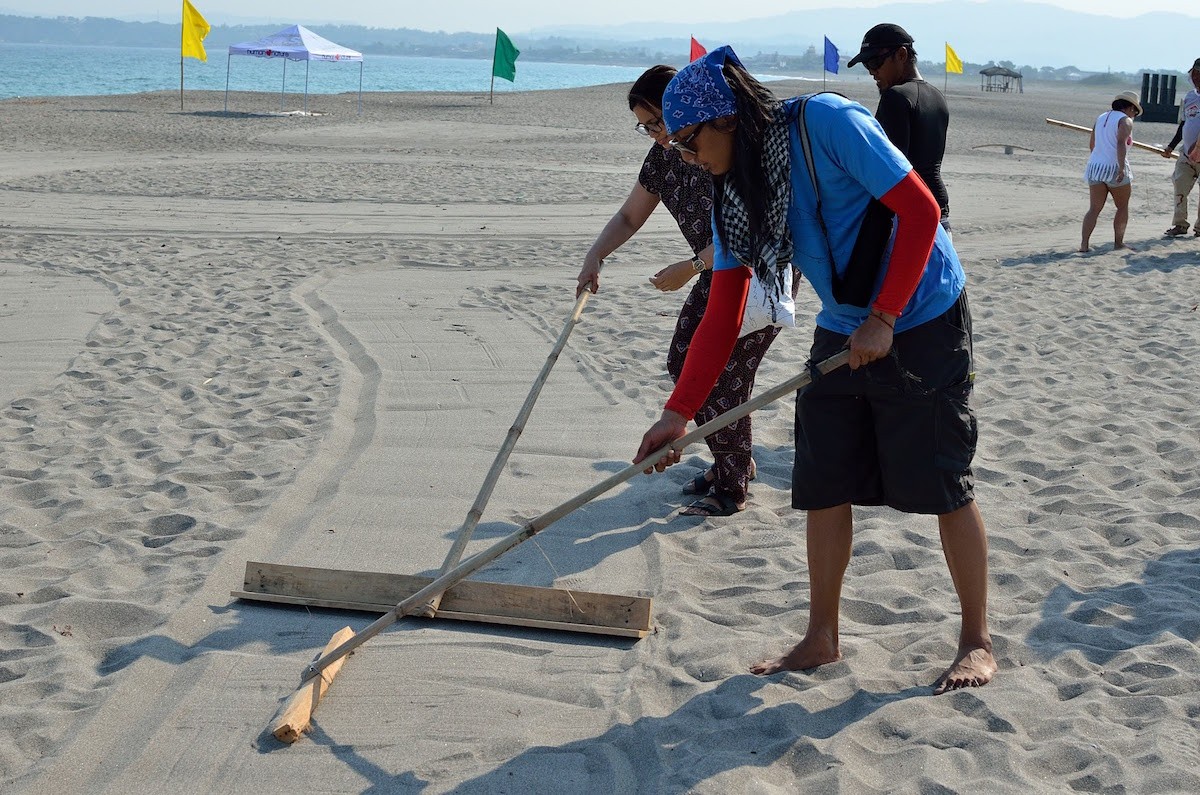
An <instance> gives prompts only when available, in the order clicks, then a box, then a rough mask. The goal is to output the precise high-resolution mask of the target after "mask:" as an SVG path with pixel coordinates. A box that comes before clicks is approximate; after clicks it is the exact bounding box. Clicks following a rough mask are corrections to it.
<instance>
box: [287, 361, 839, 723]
mask: <svg viewBox="0 0 1200 795" xmlns="http://www.w3.org/2000/svg"><path fill="white" fill-rule="evenodd" d="M849 360H850V352H849V351H848V350H843V351H841V352H839V353H837V354H834V355H833V356H831V357H829V358H828V359H826V360H824V361H822V362H820V363H819V364H817V365H815V367H814V369H815V370H817V371H818V372H820V373H821V374H825V373H828V372H830V371H832V370H836V369H837V368H839V367H841V366H843V365H845V364H846V363H847V362H848V361H849ZM812 378H813V376H812V373H811V371H810V370H807V369H806V370H805V371H804V372H802V373H800V374H798V375H795V376H793V377H792V378H789V379H788V380H786V381H784V382H783V383H782V384H779V385H777V386H775V387H773V388H771V389H769V390H767V391H765V392H762V393H760V394H758V395H756V396H755V397H753V398H751V399H750V400H748V401H746V402H745V403H743V404H741V405H740V406H737V407H735V408H733V409H730V410H729V411H727V412H725V413H724V414H721V415H720V416H718V417H717V418H716V419H714V420H712V421H710V422H707V423H705V424H704V425H701V426H700V427H699V428H696V429H695V430H693V431H691V432H690V433H687V434H685V435H683V436H681V437H680V438H679V439H676V440H675V441H674V442H672V443H671V444H669V445H666V446H665V447H663V448H661V449H659V450H656V451H655V452H654V453H652V454H650V455H649V456H648V457H647V458H646V461H656V460H658V459H659V458H661V457H662V456H664V455H666V454H667V453H668V452H669V451H670V450H671V449H672V448H674V449H679V450H682V449H683V448H685V447H687V446H688V445H689V444H691V443H692V442H696V441H699V440H701V439H703V438H704V437H706V436H708V435H709V434H711V433H713V432H715V431H717V430H720V429H721V428H724V427H725V426H726V425H729V424H730V423H733V422H736V421H737V420H740V419H741V418H742V417H745V416H746V415H748V414H751V413H752V412H754V411H756V410H757V409H759V408H761V407H762V406H765V405H767V404H769V403H773V402H774V401H776V400H779V399H780V398H782V397H785V396H786V395H790V394H792V393H794V392H796V391H797V390H799V389H802V388H804V387H805V386H807V385H808V384H809V383H811V381H812ZM645 468H646V463H645V461H643V462H641V463H637V464H630V465H629V466H628V467H626V468H625V469H623V470H621V471H620V472H617V473H616V474H614V475H612V476H610V477H609V478H607V479H606V480H604V481H602V482H600V483H598V484H596V485H595V486H592V487H591V488H590V489H588V490H587V491H584V492H582V493H581V494H579V495H577V496H575V497H572V498H571V499H569V500H567V501H566V502H564V503H562V504H561V505H559V506H557V507H555V508H551V509H550V510H549V511H546V512H545V513H543V514H542V515H540V516H538V517H535V518H533V519H531V520H529V521H528V522H526V523H525V524H524V525H522V526H521V528H520V529H519V530H517V531H515V532H513V533H511V534H510V535H508V536H505V537H504V538H502V539H500V540H499V541H497V542H496V543H495V544H493V545H492V546H490V547H488V548H487V549H485V550H483V551H481V552H479V553H477V554H475V555H473V556H471V557H470V558H467V559H466V560H465V561H462V562H461V563H459V564H457V565H456V566H454V567H453V568H451V569H450V570H449V571H447V572H445V573H443V574H441V575H440V576H438V577H437V578H436V579H434V580H433V582H431V583H429V584H428V585H426V586H425V587H424V588H421V589H420V590H418V591H417V592H416V593H414V594H412V595H411V596H409V597H408V598H406V599H404V600H403V601H401V602H400V603H399V604H397V605H396V606H395V607H393V608H392V609H391V610H390V611H389V612H387V613H386V614H384V615H383V616H381V617H380V618H378V619H376V620H375V621H374V622H373V623H371V624H370V625H368V626H367V627H366V628H364V629H363V630H361V631H359V632H358V633H356V634H355V635H353V636H352V637H349V638H347V639H345V640H341V641H340V642H339V640H338V635H335V636H334V638H333V639H331V640H330V642H329V643H328V644H327V645H326V646H325V649H324V650H323V652H322V654H321V656H320V657H318V658H317V659H316V660H314V661H313V662H312V663H310V664H309V665H308V666H306V667H305V668H304V670H303V671H302V672H301V682H300V686H299V688H298V689H297V690H296V692H294V693H292V695H291V696H289V697H288V699H287V700H286V701H285V702H284V703H283V705H282V706H281V707H280V708H279V711H278V712H276V713H275V718H274V719H273V720H272V721H271V726H270V731H271V733H272V734H274V735H275V737H277V738H278V739H279V740H281V741H283V742H287V743H292V742H295V741H296V740H298V739H300V737H301V735H302V733H303V732H304V730H305V729H306V728H307V727H308V725H309V721H310V720H311V719H312V713H313V712H314V711H315V710H316V708H317V705H318V704H319V703H320V701H321V698H322V696H324V694H325V691H326V690H327V689H328V687H329V685H330V684H331V683H332V680H333V676H334V674H335V673H336V672H337V671H338V670H339V669H340V666H341V662H342V661H343V659H344V658H345V656H346V655H347V654H349V653H350V652H352V651H354V650H355V649H357V648H358V647H359V646H361V645H362V644H364V643H366V642H367V641H368V640H370V639H371V638H373V637H375V636H376V635H378V634H379V633H380V632H382V631H383V630H385V629H387V628H388V627H389V626H391V625H392V624H393V623H395V622H396V621H398V620H399V619H400V618H402V617H403V616H407V615H412V614H414V613H416V612H417V611H418V610H420V609H422V608H423V607H424V606H425V605H427V604H428V603H429V601H430V600H432V599H434V598H436V597H437V596H439V595H441V594H442V593H444V592H446V591H447V590H449V589H450V588H452V587H453V586H454V585H456V584H457V583H459V582H461V581H462V580H464V579H466V578H467V577H469V576H471V575H472V574H474V573H475V572H477V571H479V570H480V569H482V568H483V567H484V566H486V565H488V564H489V563H491V562H492V561H494V560H495V559H496V558H498V557H500V556H501V555H503V554H504V553H505V552H508V551H509V550H511V549H513V548H514V547H516V546H518V545H520V544H522V543H524V542H525V541H528V540H529V539H530V538H533V537H534V536H535V535H537V534H538V533H540V532H541V531H542V530H545V529H546V528H547V527H549V526H550V525H552V524H554V523H555V522H557V521H558V520H559V519H562V518H563V517H564V516H566V515H567V514H569V513H571V512H572V511H574V510H576V509H577V508H580V507H581V506H583V505H586V504H587V503H588V502H590V501H592V500H594V499H595V498H596V497H599V496H600V495H601V494H604V493H605V492H607V491H609V490H610V489H613V488H615V487H616V486H618V485H620V484H622V483H624V482H625V481H627V480H629V479H631V478H632V477H634V476H635V475H637V474H638V473H639V472H641V471H643V470H644V469H645ZM341 632H342V633H344V632H345V629H343V630H341ZM343 637H344V635H343Z"/></svg>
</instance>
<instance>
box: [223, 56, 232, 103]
mask: <svg viewBox="0 0 1200 795" xmlns="http://www.w3.org/2000/svg"><path fill="white" fill-rule="evenodd" d="M232 60H233V56H232V55H226V56H225V112H226V113H228V112H229V64H230V62H231V61H232Z"/></svg>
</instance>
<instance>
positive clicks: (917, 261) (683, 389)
mask: <svg viewBox="0 0 1200 795" xmlns="http://www.w3.org/2000/svg"><path fill="white" fill-rule="evenodd" d="M880 201H882V202H883V203H884V204H885V205H887V207H888V209H890V210H891V211H892V212H894V213H895V214H896V241H895V243H894V244H893V246H892V257H891V259H890V260H889V262H888V267H887V273H886V274H884V277H883V285H882V286H881V287H880V288H879V295H878V296H877V297H876V299H875V301H874V302H873V303H872V304H871V306H872V308H874V309H878V310H880V311H881V312H886V313H887V314H889V315H893V316H895V317H899V316H900V314H901V312H903V311H904V307H905V306H906V305H907V304H908V300H909V299H910V298H912V294H913V293H914V292H915V291H916V289H917V284H918V283H920V281H921V275H922V274H923V273H924V272H925V264H926V263H927V262H928V261H929V253H930V252H931V251H932V250H933V241H934V238H935V236H936V234H937V224H938V223H939V221H940V219H941V209H940V208H939V207H938V203H937V201H936V200H935V199H934V198H933V194H932V193H930V192H929V188H927V187H926V186H925V183H924V182H922V181H921V178H920V177H918V176H917V174H916V172H915V171H910V172H908V175H907V176H905V177H904V179H902V180H900V181H899V182H898V183H896V185H895V187H893V188H892V189H891V190H889V191H888V192H887V193H885V194H884V195H883V196H881V197H880ZM749 292H750V269H749V268H746V267H741V268H728V269H726V270H720V271H716V272H715V273H713V280H712V287H711V288H710V291H709V294H708V307H707V308H706V309H705V310H704V317H703V319H702V320H701V321H700V326H699V327H698V328H697V329H696V334H695V336H694V337H692V343H691V346H690V347H689V349H688V355H687V359H686V360H685V362H684V365H683V372H682V373H680V376H679V381H678V383H676V384H675V391H674V392H672V393H671V397H670V399H669V400H667V405H666V409H667V410H668V411H674V412H675V413H677V414H680V415H682V416H683V417H685V418H687V419H689V420H690V419H692V417H694V416H696V412H697V411H699V410H700V406H702V405H703V404H704V401H705V399H707V397H708V393H709V392H711V391H712V388H713V385H714V384H716V383H717V378H719V377H720V375H721V371H722V370H724V369H725V363H726V362H728V361H729V355H730V354H731V353H733V347H734V345H736V344H737V339H738V332H739V331H740V330H741V320H742V310H743V309H744V307H745V306H746V296H747V295H748V293H749Z"/></svg>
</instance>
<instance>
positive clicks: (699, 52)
mask: <svg viewBox="0 0 1200 795" xmlns="http://www.w3.org/2000/svg"><path fill="white" fill-rule="evenodd" d="M706 55H708V50H706V49H704V45H702V44H701V43H700V42H698V41H696V37H695V36H692V54H691V56H690V57H689V58H688V60H689V61H694V60H696V59H697V58H703V57H704V56H706Z"/></svg>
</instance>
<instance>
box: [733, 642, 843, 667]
mask: <svg viewBox="0 0 1200 795" xmlns="http://www.w3.org/2000/svg"><path fill="white" fill-rule="evenodd" d="M840 659H842V652H841V649H839V648H838V646H837V643H834V642H830V641H827V640H825V639H812V638H808V637H806V638H805V639H804V640H802V641H800V642H799V643H797V644H796V645H795V646H793V647H792V649H791V651H789V652H788V653H787V654H785V655H783V656H782V657H777V658H775V659H774V660H763V661H762V662H760V663H758V664H756V665H751V666H750V673H752V674H756V675H758V676H770V675H771V674H777V673H779V672H780V671H805V670H808V669H809V668H816V667H818V666H821V665H827V664H828V663H831V662H837V661H838V660H840Z"/></svg>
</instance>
